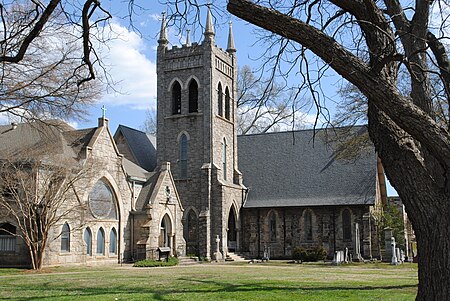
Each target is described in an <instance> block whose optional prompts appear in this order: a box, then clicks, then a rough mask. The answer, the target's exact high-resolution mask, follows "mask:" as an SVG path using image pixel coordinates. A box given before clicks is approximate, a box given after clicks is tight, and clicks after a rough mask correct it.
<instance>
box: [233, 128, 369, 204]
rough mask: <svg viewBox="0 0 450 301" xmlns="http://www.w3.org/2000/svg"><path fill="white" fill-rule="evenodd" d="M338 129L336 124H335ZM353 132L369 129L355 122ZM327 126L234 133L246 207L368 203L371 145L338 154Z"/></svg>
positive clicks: (331, 133)
mask: <svg viewBox="0 0 450 301" xmlns="http://www.w3.org/2000/svg"><path fill="white" fill-rule="evenodd" d="M337 131H340V129H337ZM352 132H353V133H354V134H359V135H360V134H362V133H365V132H367V130H366V128H365V127H361V126H359V127H355V128H354V129H353V130H352ZM333 135H335V134H334V133H333V132H332V131H331V130H328V131H326V130H316V132H315V138H314V139H313V137H314V130H302V131H293V132H278V133H268V134H256V135H244V136H239V137H238V156H239V157H238V158H239V170H240V171H241V172H242V174H243V179H244V185H245V186H247V187H248V188H249V192H248V196H247V201H246V202H245V204H244V207H246V208H257V207H292V206H323V205H330V206H333V205H372V204H374V203H375V194H376V168H377V161H376V154H375V150H374V148H373V147H369V148H368V149H364V150H363V151H362V152H361V153H360V154H359V155H358V156H357V157H355V158H350V159H347V158H340V156H339V149H338V150H336V149H337V146H336V144H335V143H333V142H331V143H327V140H328V141H329V139H328V138H329V137H330V136H333Z"/></svg>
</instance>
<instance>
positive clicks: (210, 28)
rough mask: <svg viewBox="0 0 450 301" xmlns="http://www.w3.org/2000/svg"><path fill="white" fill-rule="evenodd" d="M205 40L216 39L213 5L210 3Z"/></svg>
mask: <svg viewBox="0 0 450 301" xmlns="http://www.w3.org/2000/svg"><path fill="white" fill-rule="evenodd" d="M204 35H205V40H210V41H212V40H214V35H215V33H214V26H213V22H212V16H211V5H210V4H208V14H207V15H206V27H205V33H204Z"/></svg>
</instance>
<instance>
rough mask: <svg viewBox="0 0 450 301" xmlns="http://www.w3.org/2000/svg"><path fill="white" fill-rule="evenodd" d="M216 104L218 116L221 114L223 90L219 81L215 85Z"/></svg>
mask: <svg viewBox="0 0 450 301" xmlns="http://www.w3.org/2000/svg"><path fill="white" fill-rule="evenodd" d="M217 105H218V111H219V112H218V113H219V116H223V92H222V85H221V84H220V83H219V86H218V87H217Z"/></svg>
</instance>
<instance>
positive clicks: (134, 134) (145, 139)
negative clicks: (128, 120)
mask: <svg viewBox="0 0 450 301" xmlns="http://www.w3.org/2000/svg"><path fill="white" fill-rule="evenodd" d="M119 132H121V133H122V134H123V136H124V138H125V140H126V142H127V144H128V146H129V148H130V150H131V152H132V153H133V156H134V158H135V160H136V162H138V165H139V166H141V167H142V168H144V169H146V170H148V171H153V170H155V168H156V137H155V136H153V135H150V134H147V133H144V132H142V131H139V130H136V129H133V128H130V127H127V126H125V125H119V127H118V128H117V131H116V133H115V134H114V138H116V137H117V135H118V133H119Z"/></svg>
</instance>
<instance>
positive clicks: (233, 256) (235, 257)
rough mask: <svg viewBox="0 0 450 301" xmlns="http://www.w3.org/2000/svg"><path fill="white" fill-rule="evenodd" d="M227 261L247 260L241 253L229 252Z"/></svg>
mask: <svg viewBox="0 0 450 301" xmlns="http://www.w3.org/2000/svg"><path fill="white" fill-rule="evenodd" d="M225 261H246V259H245V258H244V257H243V256H242V255H240V254H237V253H233V252H228V254H227V257H226V258H225Z"/></svg>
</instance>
